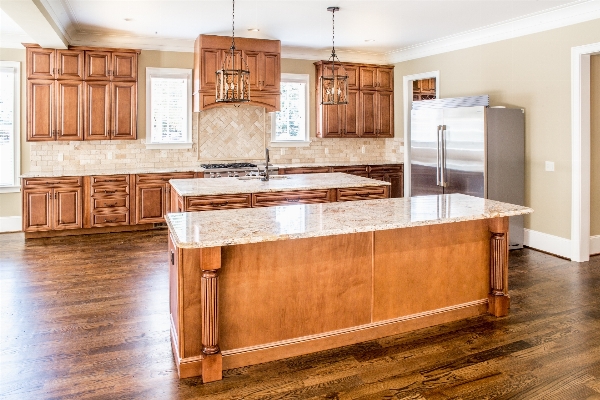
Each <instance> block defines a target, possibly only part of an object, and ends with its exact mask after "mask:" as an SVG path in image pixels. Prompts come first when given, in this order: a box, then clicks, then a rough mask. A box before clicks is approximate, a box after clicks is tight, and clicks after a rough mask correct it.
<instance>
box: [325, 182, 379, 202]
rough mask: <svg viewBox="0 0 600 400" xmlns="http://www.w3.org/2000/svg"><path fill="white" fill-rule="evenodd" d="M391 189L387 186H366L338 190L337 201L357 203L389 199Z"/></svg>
mask: <svg viewBox="0 0 600 400" xmlns="http://www.w3.org/2000/svg"><path fill="white" fill-rule="evenodd" d="M388 197H390V196H389V189H388V187H387V186H370V187H369V186H364V187H357V188H344V189H337V193H336V200H337V201H357V200H372V199H387V198H388Z"/></svg>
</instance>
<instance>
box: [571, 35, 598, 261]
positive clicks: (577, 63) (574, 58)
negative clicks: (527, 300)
mask: <svg viewBox="0 0 600 400" xmlns="http://www.w3.org/2000/svg"><path fill="white" fill-rule="evenodd" d="M594 53H600V42H597V43H592V44H588V45H585V46H578V47H572V48H571V163H572V166H571V174H572V176H571V181H572V183H571V185H572V186H571V260H573V261H578V262H583V261H589V259H590V193H591V188H590V165H591V162H590V152H591V151H590V148H591V140H590V119H591V114H590V113H591V111H590V109H591V106H590V89H591V84H590V56H591V55H592V54H594Z"/></svg>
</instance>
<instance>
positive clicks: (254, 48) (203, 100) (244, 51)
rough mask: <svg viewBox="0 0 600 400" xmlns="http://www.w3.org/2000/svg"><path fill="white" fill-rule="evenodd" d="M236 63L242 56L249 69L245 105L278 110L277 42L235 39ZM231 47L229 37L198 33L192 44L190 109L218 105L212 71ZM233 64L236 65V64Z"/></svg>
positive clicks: (279, 47) (279, 77) (219, 64)
mask: <svg viewBox="0 0 600 400" xmlns="http://www.w3.org/2000/svg"><path fill="white" fill-rule="evenodd" d="M235 46H236V64H237V63H239V60H240V58H239V57H237V56H240V55H241V56H243V58H244V60H245V61H246V64H247V66H248V70H249V71H250V76H249V80H250V102H249V104H251V105H252V104H254V105H259V106H262V107H265V108H266V110H267V111H278V110H279V107H280V104H279V102H280V101H279V99H280V81H281V55H280V54H281V43H280V41H279V40H264V39H249V38H236V39H235ZM230 47H231V37H229V36H215V35H200V36H198V38H197V39H196V42H195V44H194V78H193V97H192V103H193V104H192V107H193V110H194V111H201V110H204V109H207V108H212V107H218V106H222V105H221V104H217V103H216V99H215V90H216V75H215V73H216V71H217V70H219V69H221V68H222V66H223V62H224V60H225V57H226V53H229V48H230ZM234 67H236V68H239V67H240V65H239V64H238V65H235V66H234Z"/></svg>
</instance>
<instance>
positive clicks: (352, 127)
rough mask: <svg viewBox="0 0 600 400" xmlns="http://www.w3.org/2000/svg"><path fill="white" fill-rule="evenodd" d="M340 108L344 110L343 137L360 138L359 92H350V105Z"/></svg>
mask: <svg viewBox="0 0 600 400" xmlns="http://www.w3.org/2000/svg"><path fill="white" fill-rule="evenodd" d="M328 107H335V106H328ZM339 108H340V109H341V110H342V136H344V137H358V136H359V132H360V123H359V118H358V116H359V113H360V107H359V100H358V90H348V104H346V105H345V106H339Z"/></svg>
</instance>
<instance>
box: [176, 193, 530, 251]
mask: <svg viewBox="0 0 600 400" xmlns="http://www.w3.org/2000/svg"><path fill="white" fill-rule="evenodd" d="M532 212H533V210H532V209H531V208H528V207H522V206H517V205H513V204H508V203H502V202H499V201H494V200H487V199H482V198H479V197H472V196H467V195H464V194H449V195H433V196H417V197H409V198H393V199H379V200H368V201H348V202H341V203H323V204H302V205H293V206H282V207H264V208H244V209H237V210H222V211H200V212H187V213H173V214H167V216H166V221H167V225H168V226H169V230H170V232H171V233H172V235H173V239H174V240H175V244H176V245H177V246H178V247H182V248H202V247H216V246H230V245H238V244H246V243H260V242H270V241H276V240H287V239H300V238H311V237H321V236H331V235H343V234H348V233H357V232H371V231H377V230H386V229H397V228H409V227H413V226H423V225H435V224H443V223H452V222H460V221H471V220H478V219H487V218H496V217H506V216H512V215H523V214H530V213H532Z"/></svg>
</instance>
